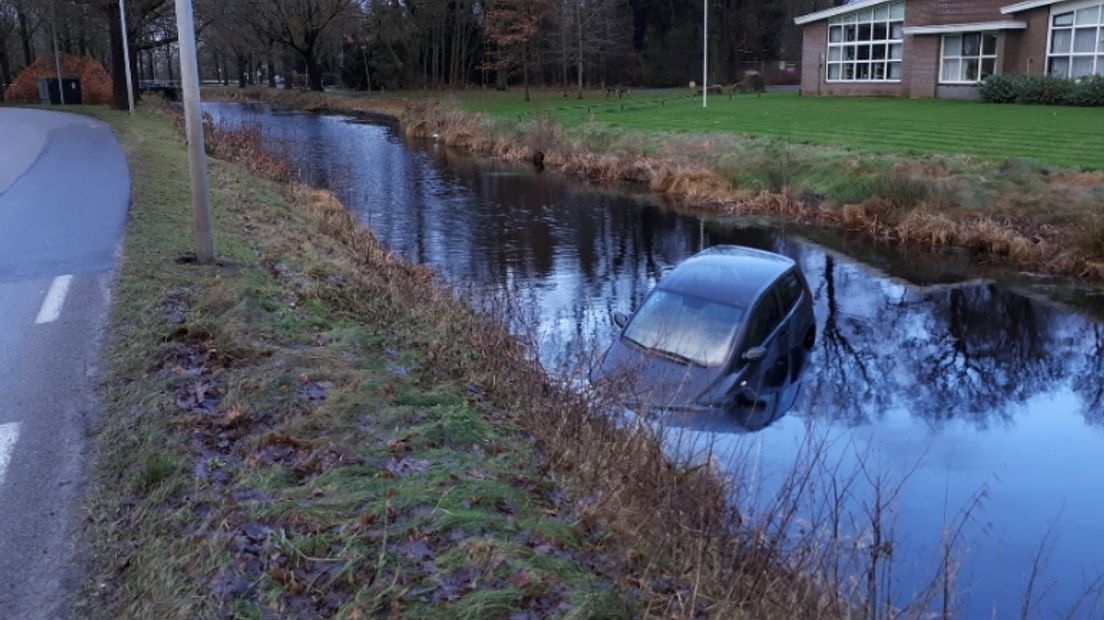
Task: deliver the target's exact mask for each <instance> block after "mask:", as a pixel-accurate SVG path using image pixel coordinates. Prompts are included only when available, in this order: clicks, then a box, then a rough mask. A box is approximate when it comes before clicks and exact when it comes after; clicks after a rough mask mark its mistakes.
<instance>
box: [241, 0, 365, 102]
mask: <svg viewBox="0 0 1104 620" xmlns="http://www.w3.org/2000/svg"><path fill="white" fill-rule="evenodd" d="M247 1H248V2H249V6H250V9H251V10H250V13H251V15H252V20H253V23H254V24H255V25H256V27H257V30H258V31H259V32H261V33H263V34H264V36H266V37H267V38H269V39H271V40H272V41H276V42H278V43H283V44H284V45H286V46H288V47H289V48H291V49H293V50H295V52H297V53H298V54H299V56H301V57H302V59H303V63H304V64H305V65H306V68H307V82H308V84H309V85H310V88H311V90H317V91H321V90H323V84H322V62H321V61H322V58H323V55H324V53H325V51H326V49H327V46H329V45H332V44H334V43H335V41H338V40H340V35H341V34H342V29H343V28H344V27H346V25H347V24H346V20H344V19H342V18H347V17H352V16H354V15H356V14H357V11H356V9H357V6H356V5H355V4H354V3H353V2H352V0H247Z"/></svg>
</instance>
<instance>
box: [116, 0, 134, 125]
mask: <svg viewBox="0 0 1104 620" xmlns="http://www.w3.org/2000/svg"><path fill="white" fill-rule="evenodd" d="M119 24H120V26H121V27H122V29H123V63H124V64H125V65H126V81H127V101H129V102H130V115H131V116H134V79H133V78H132V77H131V75H130V41H129V40H128V39H129V37H128V36H127V24H126V5H124V4H123V0H119Z"/></svg>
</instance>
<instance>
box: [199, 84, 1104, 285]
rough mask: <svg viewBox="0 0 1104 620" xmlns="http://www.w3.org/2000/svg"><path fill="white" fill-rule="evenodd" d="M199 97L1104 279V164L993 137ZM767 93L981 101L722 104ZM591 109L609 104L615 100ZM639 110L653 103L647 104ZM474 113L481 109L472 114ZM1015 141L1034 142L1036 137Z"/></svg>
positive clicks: (424, 102)
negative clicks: (1057, 157) (806, 138)
mask: <svg viewBox="0 0 1104 620" xmlns="http://www.w3.org/2000/svg"><path fill="white" fill-rule="evenodd" d="M211 95H212V96H214V97H218V98H263V99H265V100H267V101H270V102H272V103H274V104H276V105H280V106H286V107H293V108H299V109H307V110H338V111H345V112H352V113H372V112H376V113H385V114H390V115H392V116H397V117H399V118H400V119H401V120H402V124H403V128H404V130H405V131H406V133H407V134H408V135H410V136H413V137H431V136H436V137H437V139H439V140H440V141H442V142H443V143H445V144H447V145H450V146H454V147H458V148H463V149H468V150H471V151H474V152H476V153H479V154H482V155H487V156H493V157H497V158H502V159H507V160H514V161H522V162H540V164H541V165H543V166H547V167H549V168H551V169H555V170H558V171H561V172H563V173H565V174H568V175H570V176H575V177H580V178H586V179H589V180H591V181H595V182H600V183H609V184H616V183H632V184H638V185H644V186H647V187H648V188H650V189H651V190H652V191H654V192H657V193H660V194H664V195H667V196H671V197H674V198H676V199H678V200H679V201H681V202H682V203H684V204H687V205H688V206H691V207H695V208H697V209H699V210H701V211H702V212H703V213H706V214H716V215H722V216H729V215H754V216H766V217H770V218H775V219H778V220H780V221H788V222H799V223H803V224H814V225H822V226H827V227H831V228H836V229H842V230H846V231H851V232H858V233H861V234H863V235H865V236H867V237H868V238H870V239H873V240H876V241H886V242H893V243H900V244H904V245H909V246H912V247H915V248H919V249H931V248H942V247H948V246H954V247H960V248H965V249H967V250H968V251H969V252H970V253H971V254H972V255H973V256H974V257H975V258H976V259H977V260H981V261H990V262H997V263H1001V264H1007V265H1009V266H1013V267H1017V268H1026V269H1029V270H1032V271H1040V272H1048V273H1052V274H1056V275H1064V276H1074V277H1082V278H1087V279H1095V280H1104V253H1101V252H1100V251H1099V246H1098V244H1097V243H1095V239H1096V238H1097V236H1098V235H1097V233H1096V228H1097V226H1096V221H1097V220H1096V218H1097V217H1098V211H1099V205H1100V204H1101V203H1102V202H1104V174H1102V173H1100V172H1095V171H1089V170H1082V171H1078V170H1074V169H1068V168H1067V169H1064V168H1057V167H1052V166H1048V165H1042V164H1038V163H1034V162H1033V161H1032V160H1028V159H1021V158H1008V155H1010V154H1011V153H1015V152H1018V151H1017V150H1016V149H1007V150H1005V149H1002V148H998V147H993V149H995V150H993V151H992V152H991V153H988V154H987V156H986V157H975V156H971V155H932V154H930V153H932V152H942V151H944V150H947V149H949V150H950V151H951V152H954V148H957V147H953V145H950V146H947V149H934V150H931V149H929V150H925V149H924V148H921V147H920V146H917V147H916V148H915V149H912V151H911V152H912V153H913V154H909V150H908V149H906V151H905V152H901V149H892V148H887V149H854V148H850V147H848V146H840V145H831V144H830V143H831V140H828V141H827V142H828V143H829V145H824V144H813V143H809V144H803V143H801V141H802V138H800V136H797V137H795V135H784V132H783V133H778V134H777V135H776V134H774V133H772V132H770V131H766V130H763V131H756V133H754V134H744V133H739V131H738V130H737V129H736V128H727V129H726V128H725V127H722V126H718V127H713V128H710V127H697V128H695V129H694V131H676V130H674V129H672V128H671V127H676V126H679V125H680V123H674V121H671V122H668V123H667V124H664V123H658V124H657V123H652V124H648V123H643V124H639V125H632V124H631V123H630V124H626V123H622V122H620V121H618V122H611V121H610V120H609V118H608V114H613V112H608V113H602V114H606V115H607V116H603V115H602V114H596V113H595V111H594V110H595V109H596V108H595V109H591V111H590V112H589V116H588V118H587V120H585V121H582V122H574V121H573V120H572V119H574V117H572V116H570V114H569V115H567V116H566V117H565V116H564V115H563V114H562V113H560V112H548V113H546V114H545V113H541V110H542V108H541V107H540V106H541V105H542V104H541V102H540V101H538V102H535V103H533V104H531V105H532V106H533V107H532V108H530V113H528V114H522V115H520V116H518V117H514V116H511V115H504V114H501V109H509V110H511V114H512V111H514V108H513V107H509V106H506V104H502V106H505V108H501V107H499V104H500V103H502V102H501V101H499V99H497V98H495V97H493V96H486V95H483V96H479V97H475V96H473V97H469V98H467V99H465V98H463V97H461V98H458V99H457V98H447V99H435V98H429V97H426V96H424V95H420V96H418V97H417V98H412V99H409V100H405V101H404V100H403V99H401V98H399V97H396V96H387V97H376V96H371V97H364V96H347V95H334V94H321V93H288V92H284V91H275V90H269V89H257V90H247V91H232V90H218V91H212V93H211ZM775 99H777V100H778V101H779V102H781V103H779V105H778V106H777V107H771V108H770V110H771V112H770V113H771V114H773V115H775V116H777V117H778V118H776V119H775V120H776V122H778V123H781V124H783V125H785V124H786V123H789V122H792V123H796V124H800V123H801V122H804V121H802V120H801V119H802V118H804V117H803V116H802V114H803V113H800V110H794V109H791V108H793V106H794V105H797V103H794V102H795V101H796V102H798V103H800V105H803V106H826V107H828V108H832V107H833V106H835V107H838V106H840V105H843V104H842V103H840V102H841V101H843V102H853V103H848V105H855V106H859V107H862V106H870V105H875V106H882V108H880V109H882V112H883V113H885V114H888V113H889V112H888V111H887V110H894V112H893V114H895V116H894V118H895V119H896V120H895V122H894V123H890V124H891V125H893V126H897V125H900V124H901V123H905V121H907V120H909V119H910V118H913V117H914V116H916V115H919V117H920V118H928V117H931V116H932V114H931V113H930V110H931V109H934V108H933V107H932V106H934V107H935V108H939V110H941V112H940V114H943V115H944V116H946V115H949V114H951V113H952V112H953V111H954V110H952V109H949V108H947V109H944V108H946V106H947V105H952V106H953V105H974V106H975V107H980V104H962V103H960V102H949V103H946V104H943V103H941V102H913V101H898V100H890V101H883V100H880V101H874V102H868V101H860V102H854V100H852V99H845V100H822V99H808V98H806V99H799V98H796V97H790V98H789V99H786V98H785V97H782V96H778V97H773V96H772V97H764V98H763V99H762V101H763V102H765V103H754V104H753V103H748V102H750V101H755V102H759V101H760V100H759V99H757V98H748V99H744V100H733V101H734V103H731V105H768V104H769V103H770V102H771V101H774V100H775ZM487 102H491V103H487ZM545 103H547V102H545ZM783 104H785V105H783ZM597 105H605V106H607V107H610V108H611V109H612V108H614V107H618V106H620V105H621V104H620V103H617V104H613V103H610V104H605V103H599V104H597ZM635 105H641V106H643V107H644V108H645V111H643V112H640V113H641V114H645V115H655V114H660V115H662V114H676V113H679V112H678V111H677V110H674V111H671V110H673V109H674V108H677V107H678V106H677V105H674V104H672V105H671V106H667V107H656V106H654V105H652V106H651V107H648V106H649V105H650V104H646V103H645V104H641V103H637V104H635ZM772 105H773V104H772ZM941 105H942V106H944V107H939V106H941ZM787 106H788V107H787ZM923 106H928V107H923ZM465 108H466V109H467V111H465ZM651 108H656V109H657V110H660V112H656V111H649V110H651ZM482 109H487V110H491V111H492V113H487V114H485V113H473V112H472V111H471V110H482ZM680 109H681V108H680ZM970 109H974V108H970ZM986 109H987V110H988V109H989V108H986ZM495 110H499V112H497V113H496V112H494V111H495ZM663 110H669V111H667V112H663ZM1002 110H1004V109H1003V108H1001V110H998V112H1001V111H1002ZM1021 112H1023V111H1021ZM1074 112H1075V113H1078V114H1080V113H1087V112H1086V111H1085V110H1076V111H1074ZM1074 112H1071V113H1074ZM634 113H635V112H632V111H631V110H630V111H626V112H617V114H620V115H622V116H618V117H617V118H623V117H624V118H627V117H628V116H630V115H631V114H634ZM681 113H685V110H683V111H682V112H681ZM1023 113H1025V114H1026V113H1027V112H1023ZM936 116H938V115H936ZM726 118H727V117H726ZM565 119H566V120H565ZM576 120H578V119H576ZM668 120H669V121H670V119H668ZM914 120H915V119H914ZM929 121H931V122H934V120H931V119H929ZM731 122H735V121H731ZM1035 126H1036V127H1038V126H1039V125H1038V124H1036V125H1035ZM748 131H752V129H751V128H748ZM1025 131H1026V130H1025ZM1024 140H1027V141H1028V142H1027V143H1026V144H1040V143H1041V142H1040V141H1041V140H1042V137H1040V136H1027V137H1025V138H1024ZM814 142H815V141H814ZM952 147H953V148H952ZM963 150H964V151H965V152H967V153H969V152H972V151H970V150H969V149H968V148H965V147H963ZM1021 150H1022V149H1021ZM1002 153H1003V157H1002V155H1001V154H1002ZM1094 156H1095V155H1094Z"/></svg>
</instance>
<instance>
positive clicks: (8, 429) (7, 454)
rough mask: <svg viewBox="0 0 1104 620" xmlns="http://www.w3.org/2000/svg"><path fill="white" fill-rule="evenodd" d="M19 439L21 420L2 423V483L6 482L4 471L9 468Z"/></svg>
mask: <svg viewBox="0 0 1104 620" xmlns="http://www.w3.org/2000/svg"><path fill="white" fill-rule="evenodd" d="M17 439H19V422H11V423H9V424H0V485H3V484H4V473H5V472H6V471H7V469H8V461H10V460H11V454H12V450H13V449H14V448H15V442H16V440H17Z"/></svg>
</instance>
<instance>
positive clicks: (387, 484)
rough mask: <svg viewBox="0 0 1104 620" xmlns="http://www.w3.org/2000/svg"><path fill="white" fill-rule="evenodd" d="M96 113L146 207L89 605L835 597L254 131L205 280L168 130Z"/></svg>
mask: <svg viewBox="0 0 1104 620" xmlns="http://www.w3.org/2000/svg"><path fill="white" fill-rule="evenodd" d="M88 111H89V112H90V113H93V114H96V115H98V116H100V117H101V118H104V119H106V120H107V121H109V122H110V123H111V124H112V125H113V127H114V128H115V131H116V133H117V135H118V136H119V138H120V140H121V142H122V143H123V144H124V147H125V149H126V152H127V155H128V158H129V160H130V162H131V167H132V175H133V176H132V178H133V184H134V193H133V204H132V211H131V219H130V223H129V226H128V230H127V235H126V240H125V245H124V251H123V254H124V257H123V261H122V264H121V273H120V279H119V282H118V285H117V288H116V293H115V308H114V311H113V320H112V331H111V337H110V346H109V351H108V370H107V375H106V381H105V384H104V387H103V403H104V409H105V414H104V416H103V419H102V421H101V425H100V426H101V428H100V429H99V430H100V433H99V437H100V439H99V449H98V459H97V461H98V466H97V470H96V473H95V480H94V482H93V484H94V490H93V493H92V498H91V500H90V506H89V523H90V525H89V529H90V532H91V533H92V534H93V536H94V540H95V543H94V549H93V554H92V560H91V568H92V574H91V576H90V583H89V591H88V594H87V596H86V597H85V599H84V600H83V602H82V603H81V606H80V608H79V609H78V612H77V613H78V615H80V616H81V617H89V618H120V617H126V618H207V617H235V618H265V617H274V616H275V617H304V618H305V617H316V616H322V617H338V618H349V619H352V618H363V617H380V616H388V617H402V618H480V619H482V618H505V617H515V618H537V617H541V618H543V617H564V618H616V617H626V618H629V617H633V618H635V617H644V616H650V617H687V618H689V617H699V616H702V615H711V616H715V617H725V618H733V617H740V616H741V615H742V614H747V616H748V617H756V618H772V617H785V618H793V617H818V618H822V617H831V616H832V615H833V614H831V613H830V611H831V610H832V609H838V608H839V605H840V604H841V603H840V599H839V598H837V597H836V596H833V594H836V592H837V591H836V590H835V589H834V588H833V587H831V583H829V584H828V587H827V588H825V587H823V586H824V584H823V583H821V584H820V587H814V586H813V585H812V584H811V583H810V582H809V581H807V580H805V579H804V578H802V577H799V576H797V575H796V574H795V572H793V571H798V570H799V569H797V568H796V560H794V561H789V560H787V559H786V558H785V556H784V554H783V552H782V551H781V549H782V547H783V545H788V544H789V543H785V542H784V541H783V539H782V538H779V537H776V536H771V537H769V538H768V537H766V536H762V534H764V533H765V532H743V531H741V530H740V528H739V526H738V524H739V521H738V520H733V515H732V514H731V513H730V512H729V511H728V509H727V508H726V507H725V506H724V504H723V502H721V501H720V500H719V498H720V497H721V495H722V491H721V489H720V487H719V486H718V483H717V481H715V480H714V479H713V478H712V477H711V476H710V475H709V474H708V473H706V472H705V471H703V470H696V469H681V468H676V467H672V466H671V465H670V464H669V463H667V461H666V460H665V459H664V458H663V457H662V455H661V453H660V451H659V450H658V449H657V447H656V443H655V440H654V438H653V437H652V436H651V435H650V434H649V433H647V432H645V431H643V430H642V429H638V430H637V431H636V432H630V431H628V430H625V429H620V428H617V427H615V426H614V425H612V424H611V423H610V422H609V421H608V418H607V417H605V416H604V415H601V414H598V413H595V411H594V410H593V409H591V408H589V407H588V405H587V403H584V402H582V401H581V400H580V398H579V397H576V396H573V395H572V394H570V393H566V392H562V391H560V390H559V389H557V388H555V387H554V386H551V385H549V384H548V383H547V381H546V379H545V378H544V377H543V375H542V374H541V371H540V369H539V368H537V367H536V366H535V365H534V364H533V363H531V362H530V361H529V360H527V358H526V357H525V355H524V354H523V353H522V352H521V351H520V349H519V347H517V346H516V345H515V341H514V340H513V339H512V338H511V337H510V336H509V335H508V334H507V333H505V331H504V330H503V328H502V327H501V323H500V322H498V321H495V320H493V319H492V318H482V317H479V316H476V315H474V314H472V313H471V312H470V311H469V309H468V308H467V306H465V305H464V304H462V303H459V302H457V301H456V300H455V299H454V298H453V297H451V296H450V295H448V294H445V293H442V292H441V291H440V290H439V289H438V288H436V287H435V286H434V285H433V281H432V277H431V274H429V273H428V272H426V271H425V270H424V269H421V268H418V267H413V266H409V265H406V264H403V263H400V262H397V261H396V260H394V259H393V258H391V257H390V256H389V255H388V254H386V253H385V252H384V251H382V250H381V249H380V247H379V246H378V245H377V244H376V242H375V241H374V239H373V238H372V237H371V235H370V234H369V233H368V232H367V231H365V230H364V229H362V228H361V227H360V226H358V225H357V223H356V222H355V221H354V219H353V218H352V216H350V215H349V214H348V213H347V212H346V211H345V210H344V209H343V208H342V206H341V205H340V204H338V203H337V201H336V200H334V199H333V197H332V195H330V194H329V193H327V192H323V191H316V190H311V189H307V188H304V187H302V186H297V185H295V184H291V183H278V182H274V181H271V180H267V179H266V178H261V176H258V175H259V174H263V175H264V176H266V177H275V178H279V177H282V176H284V170H283V169H282V167H281V166H280V165H279V164H278V163H276V162H274V161H272V160H270V159H268V158H267V157H266V156H265V155H264V154H263V153H262V152H260V151H259V150H258V148H257V143H256V142H255V141H251V140H249V139H248V136H245V137H244V138H242V137H241V136H233V135H221V136H216V139H215V140H214V149H215V151H216V153H217V154H221V155H223V156H226V157H230V158H233V159H235V160H238V161H242V162H248V165H249V169H246V168H243V167H239V166H237V165H233V164H230V163H226V162H224V161H220V160H217V159H215V160H211V181H212V206H213V212H214V221H215V226H216V231H217V243H216V245H217V252H218V255H219V257H220V264H219V265H218V266H210V267H207V266H197V265H195V264H194V263H193V262H191V261H189V260H188V256H187V252H188V250H189V242H190V234H189V232H190V211H189V207H188V205H189V194H188V181H187V175H186V174H185V172H184V171H186V170H187V163H186V157H185V151H184V148H183V144H182V141H181V140H180V139H179V137H178V135H177V134H176V133H175V132H174V130H173V128H172V126H171V123H170V121H169V119H167V118H166V117H164V116H161V115H158V114H152V113H148V112H140V113H139V114H138V115H137V116H136V117H135V118H134V119H133V120H128V119H127V117H126V116H125V115H123V114H120V113H116V112H109V111H106V110H101V109H91V108H89V109H88ZM790 517H792V515H790ZM779 518H780V517H777V516H776V517H772V522H777V521H778V520H779ZM788 525H789V521H788V520H786V519H782V520H781V522H780V523H779V525H778V527H779V528H780V529H779V531H786V528H787V527H788ZM768 542H769V543H770V544H767V543H768ZM821 547H822V544H821V541H819V540H817V541H815V543H813V545H812V546H811V547H808V548H805V549H806V550H807V552H808V553H807V557H810V558H812V557H816V558H820V557H823V556H822V553H821ZM788 548H790V549H794V550H796V549H798V547H793V546H791V547H788ZM783 565H786V566H787V567H788V568H787V569H782V568H781V567H782V566H783Z"/></svg>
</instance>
